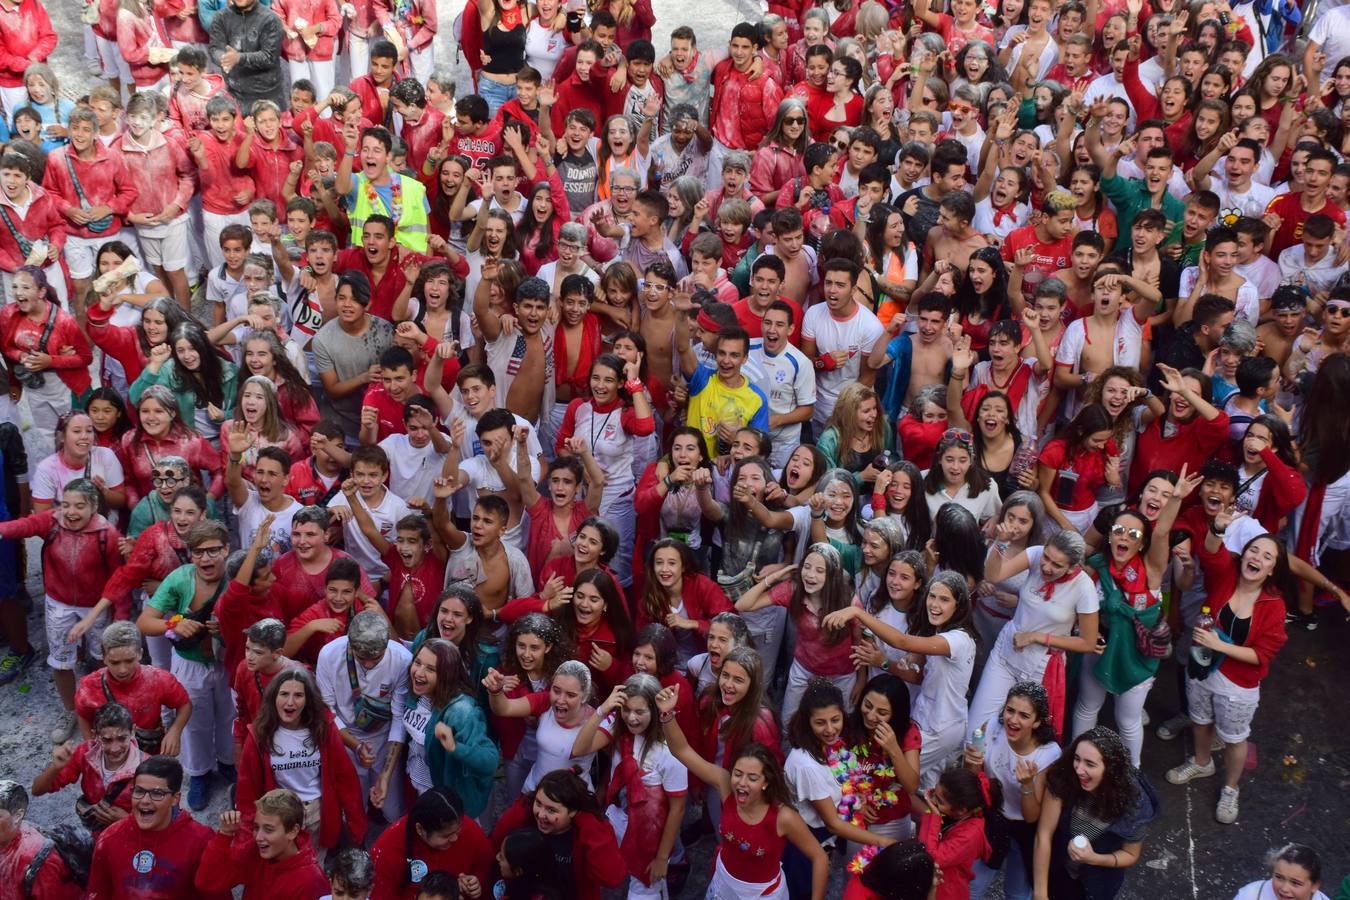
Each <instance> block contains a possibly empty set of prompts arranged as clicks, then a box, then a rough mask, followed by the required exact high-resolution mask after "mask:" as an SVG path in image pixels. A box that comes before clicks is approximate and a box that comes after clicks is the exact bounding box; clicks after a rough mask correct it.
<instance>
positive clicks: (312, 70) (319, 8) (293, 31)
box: [272, 0, 342, 97]
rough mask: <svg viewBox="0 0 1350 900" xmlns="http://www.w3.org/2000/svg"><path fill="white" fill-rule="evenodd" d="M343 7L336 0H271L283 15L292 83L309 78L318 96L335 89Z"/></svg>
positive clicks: (283, 47)
mask: <svg viewBox="0 0 1350 900" xmlns="http://www.w3.org/2000/svg"><path fill="white" fill-rule="evenodd" d="M340 7H341V4H339V3H338V2H337V0H272V11H273V12H274V13H276V14H277V15H278V16H279V17H280V18H281V24H282V26H283V28H284V30H285V33H286V38H285V40H284V41H282V44H281V55H282V56H284V57H286V67H287V68H288V69H289V70H290V74H291V83H292V84H294V83H295V82H297V81H299V80H300V79H302V78H304V79H308V81H309V83H310V84H312V85H314V91H315V94H316V96H319V97H323V96H326V95H327V94H328V93H329V92H330V91H332V90H333V81H334V77H335V74H334V72H335V69H336V68H337V60H336V59H334V56H335V54H336V53H337V40H338V32H339V31H341V29H342V11H341V9H340ZM301 22H304V24H303V25H302V24H300V23H301Z"/></svg>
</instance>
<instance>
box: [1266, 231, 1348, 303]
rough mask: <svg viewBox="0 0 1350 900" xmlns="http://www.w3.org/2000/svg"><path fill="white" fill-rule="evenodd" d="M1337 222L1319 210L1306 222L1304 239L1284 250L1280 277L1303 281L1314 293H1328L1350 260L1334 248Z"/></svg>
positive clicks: (1295, 281)
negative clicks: (1333, 250)
mask: <svg viewBox="0 0 1350 900" xmlns="http://www.w3.org/2000/svg"><path fill="white" fill-rule="evenodd" d="M1335 231H1336V223H1335V222H1333V221H1332V220H1331V217H1330V216H1326V215H1323V214H1322V213H1318V214H1316V215H1313V216H1309V217H1308V221H1306V222H1304V223H1303V240H1302V242H1301V243H1298V244H1295V245H1294V246H1292V247H1286V248H1285V249H1284V250H1283V251H1282V252H1281V253H1280V281H1281V283H1283V284H1301V285H1303V286H1305V287H1306V288H1307V289H1308V292H1309V293H1310V294H1311V295H1312V296H1313V297H1315V298H1316V297H1318V295H1319V294H1320V295H1323V296H1325V295H1326V294H1328V293H1330V292H1331V288H1332V287H1333V286H1334V285H1335V284H1336V282H1337V281H1339V280H1340V278H1341V276H1342V275H1344V274H1345V272H1346V264H1345V263H1344V262H1340V261H1339V260H1338V259H1337V254H1335V253H1333V252H1332V250H1331V241H1332V238H1333V236H1334V234H1335Z"/></svg>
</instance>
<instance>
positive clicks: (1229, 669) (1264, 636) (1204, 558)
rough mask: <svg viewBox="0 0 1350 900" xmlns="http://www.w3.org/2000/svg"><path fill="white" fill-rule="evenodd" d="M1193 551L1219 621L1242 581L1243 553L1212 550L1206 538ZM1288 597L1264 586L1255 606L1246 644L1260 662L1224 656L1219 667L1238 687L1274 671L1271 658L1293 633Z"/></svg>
mask: <svg viewBox="0 0 1350 900" xmlns="http://www.w3.org/2000/svg"><path fill="white" fill-rule="evenodd" d="M1192 547H1193V550H1192V552H1193V553H1195V557H1196V560H1197V561H1198V562H1199V563H1200V571H1201V572H1203V573H1204V575H1205V590H1206V592H1207V596H1206V602H1208V604H1209V612H1210V615H1212V616H1213V617H1214V621H1215V622H1216V623H1217V622H1218V621H1219V610H1221V609H1223V608H1224V607H1225V606H1227V605H1228V601H1229V600H1231V599H1232V598H1233V591H1234V589H1235V588H1237V584H1238V565H1239V557H1238V555H1237V554H1235V553H1233V552H1232V551H1230V550H1228V549H1227V548H1226V547H1220V548H1219V550H1218V552H1216V553H1209V552H1208V551H1206V549H1205V545H1204V542H1203V541H1192ZM1284 614H1285V606H1284V597H1283V596H1281V595H1280V594H1279V592H1278V591H1274V590H1270V589H1267V590H1264V591H1262V592H1261V596H1260V597H1258V598H1257V600H1256V605H1255V606H1254V607H1253V608H1252V621H1251V627H1249V628H1248V629H1247V639H1246V640H1245V641H1243V642H1242V646H1244V647H1250V648H1251V649H1253V650H1255V651H1256V663H1255V664H1254V665H1253V664H1252V663H1245V662H1240V661H1238V660H1236V659H1234V658H1233V657H1231V656H1222V657H1220V659H1221V660H1222V662H1220V663H1219V671H1220V672H1222V673H1223V675H1224V677H1225V678H1227V679H1228V680H1229V681H1231V682H1233V684H1236V685H1237V686H1238V687H1248V688H1251V687H1259V686H1260V684H1261V681H1262V679H1264V678H1265V677H1266V673H1267V672H1269V671H1270V661H1271V660H1272V659H1274V658H1275V654H1276V653H1279V652H1280V648H1281V647H1283V646H1284V644H1285V641H1287V640H1289V636H1288V635H1287V634H1286V633H1285V630H1284Z"/></svg>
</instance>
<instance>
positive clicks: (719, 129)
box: [708, 22, 783, 188]
mask: <svg viewBox="0 0 1350 900" xmlns="http://www.w3.org/2000/svg"><path fill="white" fill-rule="evenodd" d="M761 43H763V41H762V40H761V37H760V31H759V26H758V25H755V24H752V23H750V22H741V23H740V24H739V25H737V26H736V27H735V28H733V29H732V30H731V40H730V42H729V43H728V45H727V57H726V58H725V59H723V60H722V61H720V62H718V63H717V65H716V66H714V67H713V73H712V82H713V84H715V85H717V91H716V92H715V93H714V94H713V98H712V104H711V106H710V107H709V111H708V121H709V124H710V130H711V131H712V133H713V137H714V138H715V140H714V142H713V149H712V154H711V158H710V159H709V161H708V174H709V176H710V181H709V186H710V187H713V188H716V187H718V186H719V185H720V180H721V174H722V158H723V157H724V156H725V155H726V154H727V153H729V152H730V151H732V150H745V151H746V152H754V151H755V150H756V149H757V148H758V147H759V145H760V142H761V141H763V140H764V135H765V134H766V133H768V130H769V126H770V125H771V124H772V123H773V118H774V116H775V115H776V114H777V112H778V102H779V101H780V100H782V99H783V88H782V86H781V85H779V84H778V83H777V82H776V81H774V80H773V79H772V78H770V77H769V76H768V75H766V74H764V71H763V69H764V67H763V65H757V64H756V62H757V58H758V53H759V46H760V44H761ZM746 175H747V177H748V176H749V172H747V173H746Z"/></svg>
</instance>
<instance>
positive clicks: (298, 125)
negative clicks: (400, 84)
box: [291, 4, 375, 157]
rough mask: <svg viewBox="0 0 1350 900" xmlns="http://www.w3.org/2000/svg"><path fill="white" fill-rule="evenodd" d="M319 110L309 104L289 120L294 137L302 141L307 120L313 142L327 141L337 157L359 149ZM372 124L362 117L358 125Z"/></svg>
mask: <svg viewBox="0 0 1350 900" xmlns="http://www.w3.org/2000/svg"><path fill="white" fill-rule="evenodd" d="M360 5H362V4H358V6H360ZM321 112H323V110H321V109H319V107H318V106H317V105H316V106H311V107H310V108H309V109H307V110H305V111H304V112H302V113H300V114H299V115H297V116H296V117H295V118H294V119H292V120H291V130H292V131H294V132H295V135H296V137H298V138H299V139H300V141H301V142H302V143H303V142H304V139H305V130H304V125H305V123H306V122H308V123H310V124H311V125H312V126H313V129H312V131H311V132H310V136H311V137H313V139H314V143H316V144H317V143H319V141H327V142H328V143H330V144H332V145H333V147H334V149H336V150H337V152H338V154H339V157H340V156H341V154H343V153H346V152H347V151H348V150H351V152H353V153H355V152H356V151H357V150H358V149H360V148H358V147H350V148H349V147H348V146H347V141H346V140H345V139H344V138H343V137H342V126H341V125H340V124H339V123H338V122H337V121H336V120H335V119H333V118H331V117H328V116H325V117H323V118H320V117H319V113H321ZM373 124H375V123H374V122H371V121H370V120H369V119H364V118H363V119H362V120H361V122H360V126H359V127H360V129H361V131H365V130H366V129H367V128H369V127H370V126H371V125H373Z"/></svg>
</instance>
